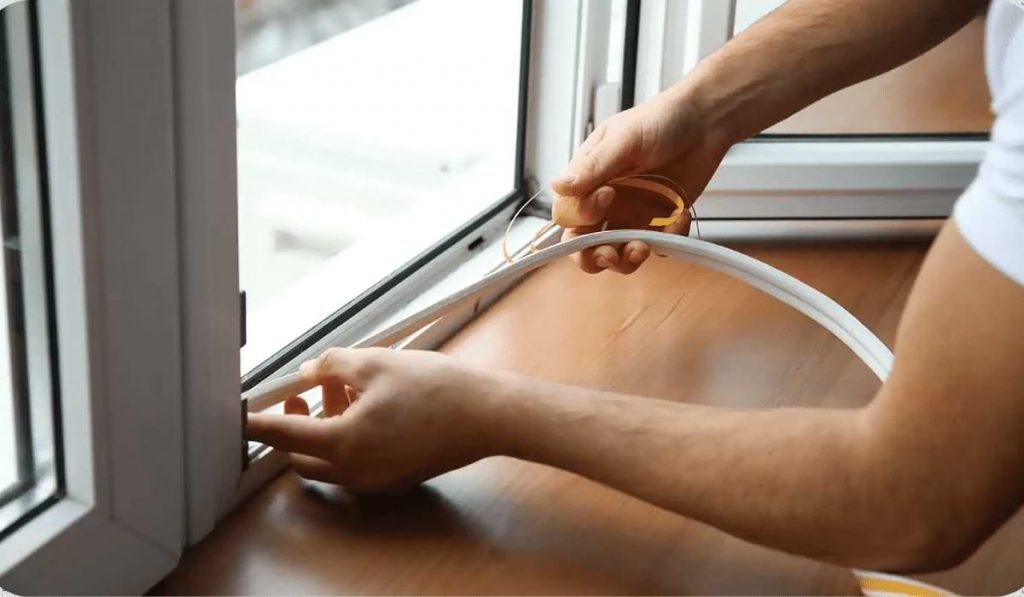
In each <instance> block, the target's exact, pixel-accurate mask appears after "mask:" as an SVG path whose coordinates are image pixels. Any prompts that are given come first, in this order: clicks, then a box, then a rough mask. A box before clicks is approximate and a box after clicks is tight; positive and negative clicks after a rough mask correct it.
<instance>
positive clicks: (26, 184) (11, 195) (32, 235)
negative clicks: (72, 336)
mask: <svg viewBox="0 0 1024 597" xmlns="http://www.w3.org/2000/svg"><path fill="white" fill-rule="evenodd" d="M32 71H33V64H32V50H31V40H30V32H29V28H28V19H27V12H26V10H25V7H24V6H18V7H12V8H9V9H8V10H4V11H3V12H0V233H2V236H3V245H2V251H3V254H2V256H0V438H2V439H0V537H2V536H4V535H9V534H11V533H12V532H13V531H14V530H16V529H17V528H18V527H19V526H20V525H22V524H24V523H25V522H26V521H27V520H28V519H29V518H30V517H31V516H32V515H33V514H34V513H37V512H38V511H39V510H40V508H41V507H43V506H45V504H46V503H47V502H49V501H51V500H53V499H54V498H55V497H56V496H58V493H59V492H60V491H62V484H63V479H62V477H63V471H62V470H61V467H62V465H61V462H60V460H59V459H58V458H57V454H58V451H57V449H56V448H57V443H56V442H57V439H58V435H57V434H58V433H59V424H58V422H57V421H56V419H55V417H54V414H55V412H56V411H55V409H54V402H53V400H55V399H56V398H57V392H56V391H55V388H54V386H53V384H52V379H53V376H52V372H51V367H50V349H51V338H52V334H53V321H52V312H51V308H50V307H51V304H50V302H49V301H48V298H47V297H48V296H49V295H50V291H49V288H48V286H49V282H48V275H49V274H48V268H49V267H50V264H49V259H48V251H49V243H48V240H47V239H46V235H45V230H46V219H47V217H48V216H47V214H46V213H45V206H43V205H42V204H41V202H40V192H39V169H38V165H39V164H38V160H37V157H38V153H37V143H38V142H39V139H38V136H37V131H36V126H35V122H34V112H33V106H32V104H33V101H34V100H33V91H32V81H33V76H34V75H33V72H32Z"/></svg>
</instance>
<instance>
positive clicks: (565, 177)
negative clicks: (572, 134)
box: [551, 129, 636, 197]
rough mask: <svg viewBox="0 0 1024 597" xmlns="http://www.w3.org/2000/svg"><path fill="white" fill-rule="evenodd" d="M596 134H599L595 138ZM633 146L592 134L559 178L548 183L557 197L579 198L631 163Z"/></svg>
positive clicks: (619, 173) (611, 137) (601, 133)
mask: <svg viewBox="0 0 1024 597" xmlns="http://www.w3.org/2000/svg"><path fill="white" fill-rule="evenodd" d="M599 133H600V134H599ZM634 153H635V151H634V149H633V144H632V143H629V142H628V141H627V140H626V139H624V138H622V136H621V135H613V136H607V135H605V134H604V133H603V129H601V130H599V131H595V132H594V134H593V135H591V137H590V138H588V139H587V141H586V142H585V143H583V145H581V146H580V148H579V149H578V150H577V151H576V154H575V155H574V156H573V158H572V160H571V161H570V162H569V165H568V166H566V168H565V171H564V172H563V173H562V175H561V176H559V177H558V178H556V179H555V180H553V181H552V182H551V189H552V190H553V191H554V192H555V193H557V194H558V195H563V196H567V197H583V196H585V195H588V194H590V193H591V192H593V191H594V190H595V189H597V188H598V187H599V186H601V185H602V184H604V183H605V182H607V181H608V180H610V179H612V178H615V177H616V176H621V175H622V174H623V173H624V171H625V170H626V168H627V167H629V165H630V164H631V163H632V162H633V160H634V158H635V157H636V156H635V155H634Z"/></svg>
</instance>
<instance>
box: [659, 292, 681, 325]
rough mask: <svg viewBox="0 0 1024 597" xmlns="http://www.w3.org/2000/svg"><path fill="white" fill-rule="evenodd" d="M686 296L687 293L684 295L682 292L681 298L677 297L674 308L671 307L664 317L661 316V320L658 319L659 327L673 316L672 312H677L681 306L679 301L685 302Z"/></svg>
mask: <svg viewBox="0 0 1024 597" xmlns="http://www.w3.org/2000/svg"><path fill="white" fill-rule="evenodd" d="M684 296H685V295H682V294H680V295H679V298H677V299H676V302H675V303H674V304H673V305H672V308H671V309H669V310H668V312H667V313H665V315H664V317H662V318H661V319H660V320H659V321H658V325H657V327H661V324H663V323H665V321H666V320H667V319H668V318H669V317H672V314H673V313H675V312H676V309H677V308H679V303H682V302H683V297H684Z"/></svg>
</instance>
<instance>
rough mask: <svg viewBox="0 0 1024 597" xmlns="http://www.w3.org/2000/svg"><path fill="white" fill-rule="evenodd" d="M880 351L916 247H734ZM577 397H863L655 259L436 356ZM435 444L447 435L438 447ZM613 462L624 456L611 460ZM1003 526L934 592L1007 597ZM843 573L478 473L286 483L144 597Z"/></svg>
mask: <svg viewBox="0 0 1024 597" xmlns="http://www.w3.org/2000/svg"><path fill="white" fill-rule="evenodd" d="M738 248H740V249H741V250H743V251H744V252H747V253H749V254H751V255H753V256H755V257H757V258H759V259H762V260H764V261H767V262H768V263H771V264H772V265H775V266H776V267H779V268H780V269H782V270H784V271H787V272H789V273H791V274H793V275H795V276H797V277H798V278H800V279H802V280H804V281H806V282H808V283H810V284H811V285H813V286H815V287H817V288H818V289H820V290H822V291H823V292H825V293H826V294H828V295H829V296H832V297H833V298H835V299H836V300H838V301H839V302H840V303H841V304H842V305H844V306H845V307H846V308H847V309H849V310H850V311H851V312H853V313H854V315H856V316H857V317H859V318H860V319H861V320H863V321H864V322H865V323H867V324H868V326H869V327H871V328H872V329H873V330H875V331H876V332H877V333H878V334H879V336H880V337H881V338H882V339H883V340H884V341H886V342H887V343H889V344H890V345H891V342H892V339H893V336H894V332H895V326H896V324H897V320H898V317H899V314H900V311H901V309H902V307H903V304H904V302H905V300H906V297H907V294H908V292H909V289H910V285H911V283H912V280H913V277H914V275H915V273H916V271H917V269H918V267H919V265H920V262H921V259H922V256H923V254H924V251H925V247H924V246H923V245H920V244H863V245H850V244H843V245H840V244H813V245H811V244H803V245H802V244H792V245H748V246H739V247H738ZM444 351H445V352H448V353H450V354H453V355H455V356H456V357H458V358H460V359H464V360H466V361H470V362H474V363H477V364H479V365H481V366H485V367H500V368H505V369H512V370H517V371H521V372H524V373H528V374H531V375H535V376H538V377H542V378H547V379H552V380H558V381H562V382H569V383H575V384H580V385H586V386H591V387H595V388H604V389H614V390H618V391H623V392H631V393H636V394H643V395H650V396H658V397H662V398H670V399H675V400H685V401H689V402H699V403H704V404H715V405H721V406H762V407H772V406H782V405H801V406H830V407H854V406H857V405H860V404H863V403H865V402H866V401H867V400H869V399H870V398H871V396H872V395H873V393H874V391H875V390H876V389H877V387H878V385H879V384H878V382H877V381H876V380H875V379H874V378H873V377H872V375H871V373H870V372H869V371H868V370H867V368H866V367H864V366H863V365H862V364H861V363H860V362H859V361H858V360H857V359H856V358H855V357H854V356H853V355H852V354H851V353H850V352H849V351H848V350H847V349H846V348H845V347H844V346H842V345H841V344H840V343H839V342H838V341H837V340H835V339H833V338H832V337H831V336H830V335H829V334H828V333H827V332H825V331H824V330H823V329H821V328H820V327H818V326H817V325H815V324H813V323H812V322H811V321H810V320H808V319H806V318H805V317H803V316H802V315H800V314H799V313H797V312H795V311H793V310H791V309H789V308H788V307H786V306H784V305H782V304H780V303H778V302H776V301H774V300H773V299H771V298H770V297H768V296H766V295H763V294H761V293H760V292H758V291H756V290H754V289H752V288H750V287H748V286H746V285H744V284H742V283H740V282H736V281H733V280H731V279H729V278H727V277H726V276H724V275H722V274H719V273H716V272H711V271H707V270H703V269H701V268H699V267H696V266H693V265H689V264H684V263H680V262H677V261H674V260H670V259H653V260H652V261H651V263H649V264H647V265H646V266H645V267H644V268H642V269H641V271H640V272H639V273H638V274H636V275H634V276H630V277H620V276H616V275H611V274H601V275H598V276H588V275H585V274H582V273H579V272H578V271H576V270H575V269H574V268H573V267H572V265H571V263H569V262H568V261H567V260H562V261H560V262H557V263H555V264H553V265H551V266H548V267H546V268H544V269H542V270H540V271H539V272H537V273H535V274H534V275H533V276H531V277H530V278H528V279H527V280H526V281H525V282H523V283H522V284H521V285H519V286H518V287H517V288H515V289H514V290H513V291H511V292H510V293H509V294H508V295H507V296H506V297H505V298H503V299H502V300H501V301H499V302H498V303H497V304H496V305H495V306H494V307H492V308H491V309H490V310H489V311H487V312H486V313H484V314H483V315H482V316H480V317H479V318H478V319H477V320H475V321H474V322H473V323H471V324H470V325H469V326H468V327H467V328H466V329H465V330H463V331H462V332H461V333H459V334H458V335H457V336H456V337H454V338H453V339H452V340H451V341H449V342H448V344H447V345H446V346H445V347H444ZM452 433H458V430H457V429H453V430H452ZM623 449H629V446H623ZM1022 531H1024V528H1022V526H1021V524H1020V521H1019V520H1018V521H1016V523H1015V524H1014V525H1011V526H1010V527H1008V528H1007V529H1004V531H1002V532H1001V533H1000V536H999V537H997V540H996V541H993V542H992V544H991V545H989V546H986V548H985V549H983V550H982V552H981V553H979V554H978V555H977V556H975V558H973V559H972V560H971V561H970V562H969V563H968V564H967V565H966V566H964V567H961V568H960V569H958V570H956V571H953V572H952V573H946V574H944V575H940V576H938V577H935V576H933V577H929V579H930V580H933V581H935V580H938V581H940V582H942V583H944V584H945V586H948V587H950V588H953V589H956V590H958V591H961V592H965V593H993V592H1000V591H1001V592H1006V591H1009V590H1010V589H1012V588H1015V586H1019V585H1020V584H1024V573H1022V572H1021V570H1024V567H1022V566H1020V565H1019V564H1020V558H1019V554H1020V553H1021V550H1020V549H1019V547H1020V545H1021V542H1020V538H1021V537H1024V532H1022ZM856 591H857V585H856V583H855V581H854V580H853V578H852V576H851V574H850V573H849V572H848V571H847V570H845V569H842V568H839V567H836V566H831V565H827V564H821V563H818V562H813V561H810V560H806V559H803V558H798V557H794V556H790V555H787V554H783V553H779V552H775V551H772V550H768V549H764V548H761V547H757V546H754V545H751V544H749V543H746V542H743V541H740V540H738V539H735V538H732V537H729V536H728V535H725V534H723V533H721V532H718V531H716V530H715V529H712V528H710V527H707V526H705V525H702V524H699V523H696V522H693V521H690V520H687V519H684V518H682V517H680V516H676V515H674V514H671V513H669V512H666V511H663V510H660V509H658V508H655V507H652V506H650V505H648V504H645V503H643V502H640V501H638V500H636V499H633V498H631V497H629V496H625V495H623V494H621V493H618V492H616V491H613V490H611V489H608V488H605V487H602V486H599V485H597V484H594V483H592V482H590V481H588V480H585V479H582V478H579V477H577V476H575V475H572V474H569V473H565V472H562V471H558V470H554V469H551V468H548V467H544V466H540V465H535V464H531V463H526V462H520V461H516V460H512V459H508V458H492V459H487V460H484V461H481V462H478V463H476V464H474V465H471V466H469V467H466V468H464V469H461V470H459V471H455V472H453V473H450V474H448V475H444V476H442V477H440V478H438V479H435V480H433V481H431V482H430V483H428V484H427V485H425V486H424V487H423V488H422V489H420V490H417V491H415V492H413V493H411V494H408V495H403V496H397V497H388V498H362V499H354V498H353V497H351V496H349V495H347V494H346V493H345V492H344V491H341V490H338V489H336V488H333V487H329V486H325V485H321V484H314V483H306V482H303V481H301V480H298V479H297V478H296V477H295V476H294V475H293V474H291V473H287V474H285V475H283V476H282V477H281V478H279V479H278V480H276V481H275V482H274V483H272V484H271V485H270V486H268V487H267V488H266V489H264V490H262V491H261V492H259V493H258V494H257V495H256V496H255V497H254V498H253V499H251V500H250V501H249V502H247V503H246V504H244V505H243V506H242V507H241V508H240V509H239V510H238V511H237V512H236V513H234V514H233V515H231V516H230V517H229V518H227V519H226V520H225V521H224V522H223V523H222V524H221V526H220V527H219V528H218V529H217V530H216V531H214V533H213V534H212V535H211V536H210V537H209V538H207V539H206V540H205V541H203V542H202V543H201V544H199V545H198V546H196V547H194V548H192V549H191V550H189V552H188V553H187V554H186V556H185V558H184V560H183V562H182V565H181V566H180V567H179V568H178V570H177V571H176V572H175V573H173V574H172V575H171V576H170V577H169V578H168V579H167V580H166V581H164V582H163V583H162V584H161V585H159V586H158V587H156V589H155V593H156V594H754V593H756V594H764V593H774V594H843V593H846V594H848V593H855V592H856Z"/></svg>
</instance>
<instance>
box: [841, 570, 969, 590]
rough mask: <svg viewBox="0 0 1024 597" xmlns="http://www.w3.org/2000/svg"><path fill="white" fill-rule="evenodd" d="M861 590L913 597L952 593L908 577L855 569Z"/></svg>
mask: <svg viewBox="0 0 1024 597" xmlns="http://www.w3.org/2000/svg"><path fill="white" fill-rule="evenodd" d="M854 574H855V575H856V576H857V581H858V582H860V588H861V591H863V592H864V594H865V595H869V596H871V595H911V596H913V597H947V596H949V595H953V593H950V592H948V591H944V590H942V589H940V588H938V587H935V586H932V585H929V584H927V583H923V582H921V581H918V580H913V579H910V578H900V577H898V576H893V575H891V574H879V573H872V572H862V571H859V570H858V571H855V572H854Z"/></svg>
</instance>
